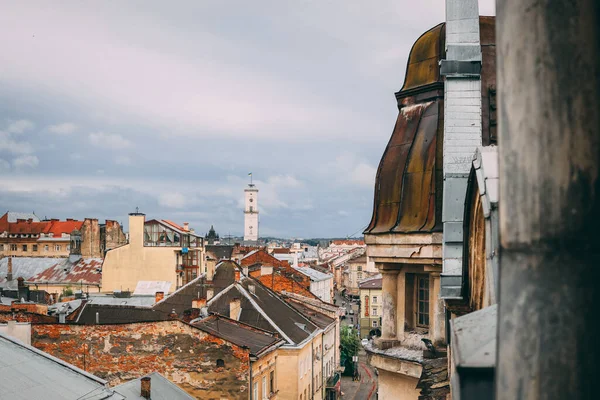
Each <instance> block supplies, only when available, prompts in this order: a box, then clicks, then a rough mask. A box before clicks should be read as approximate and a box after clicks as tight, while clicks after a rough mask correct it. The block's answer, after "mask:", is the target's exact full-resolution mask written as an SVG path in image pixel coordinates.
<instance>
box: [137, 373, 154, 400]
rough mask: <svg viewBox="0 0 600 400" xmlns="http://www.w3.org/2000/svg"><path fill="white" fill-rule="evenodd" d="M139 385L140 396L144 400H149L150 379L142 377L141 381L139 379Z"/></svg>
mask: <svg viewBox="0 0 600 400" xmlns="http://www.w3.org/2000/svg"><path fill="white" fill-rule="evenodd" d="M140 383H141V384H140V396H142V397H143V398H145V399H150V392H151V389H152V388H151V381H150V377H149V376H145V377H143V378H142V379H140Z"/></svg>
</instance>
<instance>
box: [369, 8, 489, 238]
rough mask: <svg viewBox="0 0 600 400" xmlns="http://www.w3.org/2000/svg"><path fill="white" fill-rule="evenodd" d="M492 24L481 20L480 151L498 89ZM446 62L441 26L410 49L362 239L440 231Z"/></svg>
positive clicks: (484, 19)
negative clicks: (395, 116)
mask: <svg viewBox="0 0 600 400" xmlns="http://www.w3.org/2000/svg"><path fill="white" fill-rule="evenodd" d="M494 21H495V19H494V17H480V36H481V46H482V56H483V67H482V72H481V75H482V76H481V78H482V89H484V90H482V97H483V96H485V99H483V98H482V100H483V103H482V104H483V112H482V119H483V121H482V122H483V130H484V133H483V136H484V137H483V143H484V145H487V144H490V143H493V142H494V138H493V137H494V135H493V133H490V131H491V130H493V129H495V128H494V127H493V126H492V127H490V123H489V118H490V115H489V97H488V93H489V88H490V87H493V86H494V85H495V83H496V72H495V69H496V49H495V30H494V29H495V23H494ZM444 58H445V24H444V23H442V24H439V25H437V26H435V27H433V28H432V29H430V30H429V31H427V32H425V33H424V34H423V35H422V36H421V37H420V38H419V39H418V40H417V41H416V42H415V44H414V45H413V47H412V49H411V52H410V56H409V61H408V65H407V69H406V77H405V80H404V86H403V87H402V89H401V90H400V91H399V92H398V93H396V98H397V99H398V105H399V108H400V113H399V115H398V119H397V120H396V126H395V127H394V131H393V133H392V137H391V138H390V141H389V143H388V145H387V147H386V149H385V152H384V153H383V156H382V159H381V162H380V164H379V168H378V171H377V177H376V182H375V199H374V207H373V216H372V218H371V222H370V224H369V226H368V227H367V228H366V230H365V233H369V234H377V233H386V232H405V233H407V232H432V231H439V230H441V229H442V228H441V222H442V219H441V209H442V185H443V171H442V157H443V147H442V144H443V129H444V115H443V114H444V113H443V106H444V101H443V90H442V89H443V85H444V83H443V79H442V77H441V76H440V71H439V61H440V60H442V59H444ZM490 137H492V139H490Z"/></svg>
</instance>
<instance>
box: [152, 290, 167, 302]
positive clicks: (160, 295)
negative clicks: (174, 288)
mask: <svg viewBox="0 0 600 400" xmlns="http://www.w3.org/2000/svg"><path fill="white" fill-rule="evenodd" d="M164 298H165V292H156V293H155V294H154V303H158V302H159V301H161V300H162V299H164Z"/></svg>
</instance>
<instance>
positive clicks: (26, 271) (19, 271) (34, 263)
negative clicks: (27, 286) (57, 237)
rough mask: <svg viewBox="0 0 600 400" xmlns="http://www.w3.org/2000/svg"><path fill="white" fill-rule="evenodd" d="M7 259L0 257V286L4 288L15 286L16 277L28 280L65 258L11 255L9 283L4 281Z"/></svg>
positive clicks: (6, 271)
mask: <svg viewBox="0 0 600 400" xmlns="http://www.w3.org/2000/svg"><path fill="white" fill-rule="evenodd" d="M8 259H9V257H4V258H2V259H0V287H5V288H8V287H10V288H16V287H17V278H19V277H22V278H23V279H25V280H26V281H28V280H29V279H31V278H32V277H33V276H35V275H37V274H39V273H40V272H43V271H45V270H46V269H48V268H50V267H51V266H53V265H56V264H58V263H61V262H63V261H64V260H66V259H65V258H42V257H13V258H12V270H13V280H12V282H10V283H9V282H7V281H6V274H7V273H8Z"/></svg>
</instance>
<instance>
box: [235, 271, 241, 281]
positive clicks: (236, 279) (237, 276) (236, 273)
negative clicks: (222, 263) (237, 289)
mask: <svg viewBox="0 0 600 400" xmlns="http://www.w3.org/2000/svg"><path fill="white" fill-rule="evenodd" d="M234 274H235V275H234V276H235V281H236V282H239V281H240V270H239V269H237V268H236V269H235V271H234Z"/></svg>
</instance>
